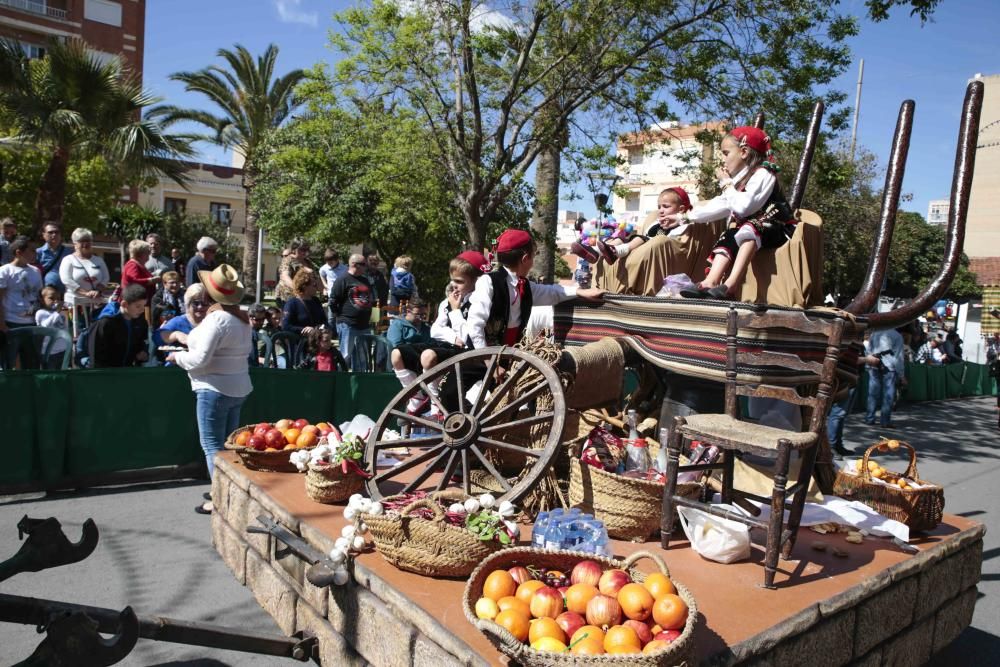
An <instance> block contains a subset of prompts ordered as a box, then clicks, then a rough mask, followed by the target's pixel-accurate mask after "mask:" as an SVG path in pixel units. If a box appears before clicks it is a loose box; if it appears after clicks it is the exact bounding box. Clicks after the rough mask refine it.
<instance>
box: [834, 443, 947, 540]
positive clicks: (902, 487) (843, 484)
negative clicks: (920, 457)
mask: <svg viewBox="0 0 1000 667" xmlns="http://www.w3.org/2000/svg"><path fill="white" fill-rule="evenodd" d="M899 449H905V450H907V451H908V452H909V455H910V463H909V465H908V466H907V468H906V471H905V472H903V473H902V474H899V473H895V472H892V471H890V470H886V469H885V468H884V467H882V466H881V465H879V464H878V462H877V461H874V460H871V456H872V454H874V453H876V452H878V453H885V452H893V451H897V450H899ZM833 492H834V494H836V495H838V496H841V497H842V498H847V499H848V500H859V501H861V502H863V503H864V504H865V505H868V506H869V507H871V508H872V509H873V510H875V511H876V512H878V513H879V514H881V515H883V516H885V517H888V518H890V519H894V520H896V521H899V522H901V523H905V524H906V525H907V526H909V527H910V530H913V531H926V530H931V529H933V528H934V527H936V526H937V525H938V524H939V523H941V515H942V514H943V512H944V489H943V488H942V487H941V486H939V485H937V484H933V483H931V482H928V481H925V480H922V479H920V476H919V475H918V473H917V452H916V450H915V449H914V448H913V446H912V445H910V444H909V443H906V442H902V441H901V440H881V441H879V442H876V443H875V444H874V445H872V446H871V447H869V448H868V449H867V450H865V454H864V456H863V457H862V458H861V459H859V460H857V461H855V462H854V463H853V464H851V463H849V464H848V465H846V466H844V467H843V468H841V469H840V470H838V471H837V478H836V480H835V481H834V484H833Z"/></svg>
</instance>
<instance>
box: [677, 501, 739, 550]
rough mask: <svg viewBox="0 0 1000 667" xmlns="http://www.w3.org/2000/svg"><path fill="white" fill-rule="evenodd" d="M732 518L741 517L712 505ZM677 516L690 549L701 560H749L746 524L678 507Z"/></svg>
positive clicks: (722, 506) (689, 508)
mask: <svg viewBox="0 0 1000 667" xmlns="http://www.w3.org/2000/svg"><path fill="white" fill-rule="evenodd" d="M715 507H720V508H726V509H728V510H730V511H732V512H733V513H734V514H739V513H741V512H740V510H739V509H737V508H735V507H732V506H730V505H715ZM677 515H678V516H679V517H680V519H681V527H683V528H684V534H685V535H687V538H688V541H689V542H690V543H691V548H692V549H694V550H695V551H696V552H698V555H700V556H701V557H702V558H707V559H708V560H714V561H716V562H718V563H735V562H736V561H738V560H743V559H744V558H749V557H750V529H749V528H748V527H747V526H746V524H742V523H740V522H739V521H732V520H730V519H723V518H722V517H718V516H713V515H711V514H709V513H708V512H703V511H701V510H698V509H694V508H693V507H678V508H677Z"/></svg>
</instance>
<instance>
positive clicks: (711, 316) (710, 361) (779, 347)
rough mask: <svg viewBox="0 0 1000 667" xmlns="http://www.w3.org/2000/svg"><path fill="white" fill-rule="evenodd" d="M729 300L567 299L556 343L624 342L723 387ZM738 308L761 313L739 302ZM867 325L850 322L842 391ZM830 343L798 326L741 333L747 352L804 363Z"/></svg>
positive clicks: (773, 376)
mask: <svg viewBox="0 0 1000 667" xmlns="http://www.w3.org/2000/svg"><path fill="white" fill-rule="evenodd" d="M732 305H734V304H731V303H729V302H725V301H699V300H689V299H666V298H660V297H644V296H622V295H605V300H604V303H602V304H593V303H586V302H583V301H569V302H566V303H563V304H560V305H559V306H556V307H555V312H554V319H553V328H554V333H555V338H556V342H557V343H560V344H562V345H570V346H572V345H585V344H587V343H591V342H594V341H597V340H600V339H602V338H605V337H608V336H610V337H613V338H618V339H621V340H623V341H624V342H625V343H627V344H628V345H629V346H630V347H631V348H632V349H633V350H635V351H636V352H637V353H638V354H639V355H640V356H642V357H643V358H644V359H646V360H647V361H649V362H650V363H653V364H655V365H656V366H658V367H660V368H663V369H665V370H668V371H672V372H675V373H680V374H682V375H689V376H694V377H699V378H703V379H706V380H713V381H717V382H722V381H724V380H725V367H726V313H727V312H728V310H729V308H730V306H732ZM735 307H736V308H738V309H740V310H747V311H750V310H753V309H754V308H759V307H758V306H754V305H753V304H750V303H737V304H735ZM775 311H787V312H789V313H802V312H803V311H802V310H796V309H791V308H777V307H771V308H769V312H772V313H773V312H775ZM805 314H806V315H807V316H808V317H810V318H812V317H821V318H830V317H836V316H837V315H835V314H834V313H833V312H831V311H823V310H809V311H805ZM863 331H864V324H863V323H862V322H856V323H855V322H850V321H849V322H848V324H847V326H846V327H845V331H844V343H843V346H842V347H843V350H844V353H843V354H842V355H841V359H840V364H839V368H838V373H837V375H838V384H839V386H840V388H843V387H844V386H852V385H854V384H855V383H856V382H857V372H858V371H857V360H858V352H859V351H860V350H861V336H862V333H863ZM826 345H827V339H826V337H825V336H822V335H820V334H809V333H803V332H801V331H797V330H795V329H792V328H770V329H748V330H741V331H740V332H739V333H738V335H737V347H738V348H739V349H740V351H741V352H753V351H754V350H766V351H768V352H786V353H793V354H796V355H798V356H799V357H800V358H801V359H803V360H804V361H818V362H822V361H823V357H824V355H825V353H826ZM737 376H738V380H739V381H741V382H750V383H759V382H766V383H769V384H780V385H785V386H795V385H800V384H808V383H810V382H815V379H816V378H815V376H811V375H807V374H804V373H803V372H802V371H796V370H791V369H786V368H780V367H774V366H752V365H751V366H741V367H740V368H738V369H737Z"/></svg>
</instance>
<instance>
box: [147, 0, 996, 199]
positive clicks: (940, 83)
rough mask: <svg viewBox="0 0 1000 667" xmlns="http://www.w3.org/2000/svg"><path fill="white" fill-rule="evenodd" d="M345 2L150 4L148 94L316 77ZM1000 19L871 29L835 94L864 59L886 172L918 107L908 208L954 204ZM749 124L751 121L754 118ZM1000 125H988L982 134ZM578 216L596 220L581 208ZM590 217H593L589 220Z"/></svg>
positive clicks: (870, 142) (868, 118) (954, 0)
mask: <svg viewBox="0 0 1000 667" xmlns="http://www.w3.org/2000/svg"><path fill="white" fill-rule="evenodd" d="M349 4H351V3H348V2H345V1H344V0H336V1H333V2H331V1H329V0H198V1H196V0H171V1H169V2H164V1H162V0H151V1H150V2H148V3H147V10H146V12H147V14H146V50H145V71H144V79H145V85H146V87H147V88H149V89H150V90H152V91H153V92H155V93H157V94H159V95H162V96H164V97H166V98H167V100H168V101H169V102H170V103H173V104H180V105H185V106H196V107H197V106H204V100H203V98H201V96H198V95H191V94H188V93H185V92H184V90H183V87H182V86H180V85H179V84H177V83H174V82H172V81H169V79H168V77H169V75H170V74H171V73H172V72H176V71H179V70H188V69H199V68H201V67H204V66H206V65H209V64H212V63H213V62H216V58H215V52H216V51H217V50H218V49H219V48H221V47H228V46H232V45H233V44H235V43H237V42H239V43H242V44H244V45H245V46H246V47H247V48H249V49H250V50H251V52H253V53H259V52H261V51H263V49H264V48H266V46H267V45H268V44H269V43H271V42H274V43H276V44H278V46H279V47H280V49H281V53H280V56H279V61H278V68H279V70H286V69H291V68H293V67H309V66H311V65H312V64H314V63H316V62H317V61H320V60H325V61H327V62H329V61H331V60H332V59H333V57H334V54H333V52H331V51H330V50H329V49H328V47H327V32H328V30H330V29H331V28H332V27H333V26H334V23H333V18H332V17H333V14H334V12H336V11H338V10H339V9H341V8H343V7H345V6H348V5H349ZM843 7H844V9H845V11H850V12H855V13H861V12H862V11H863V2H862V1H861V0H846V1H845V2H844V3H843ZM998 34H1000V14H998V12H997V4H996V1H995V0H944V1H943V2H942V4H941V8H940V9H939V10H938V12H937V14H936V16H935V18H934V20H933V22H931V23H928V24H927V25H925V26H923V27H921V25H920V22H919V20H916V19H912V18H910V17H909V16H907V15H906V13H905V12H897V13H896V14H894V16H893V17H892V19H891V20H889V21H887V22H884V23H881V24H871V23H869V22H863V25H862V31H861V35H860V36H859V37H857V38H855V39H854V40H852V42H851V47H852V49H853V52H854V56H855V63H854V65H853V66H852V67H851V68H850V70H849V71H848V72H846V73H845V74H844V75H843V76H842V77H841V78H840V80H838V82H837V84H836V86H837V87H838V88H839V89H841V90H844V91H847V92H848V93H849V95H850V100H851V104H852V105H853V100H854V88H855V83H856V79H857V59H859V58H864V59H865V76H864V87H863V91H862V102H861V120H860V123H859V128H858V143H859V144H860V145H862V146H864V147H866V148H868V149H869V150H872V151H874V152H875V153H876V154H877V155H878V156H879V157H880V158H881V159H882V160H883V162H884V159H885V157H886V156H887V154H888V151H889V145H890V143H891V141H892V132H893V128H894V127H895V123H896V115H897V113H898V111H899V105H900V103H901V102H902V101H903V100H904V99H907V98H909V99H913V100H915V101H916V103H917V106H916V114H915V120H914V127H913V136H912V142H911V146H910V154H909V160H908V162H907V169H906V177H905V180H904V183H903V187H904V192H907V193H910V194H912V195H913V200H912V201H910V202H905V203H904V204H903V208H906V209H908V210H914V211H918V212H920V213H921V214H924V215H926V213H927V202H928V201H929V200H931V199H938V198H947V196H948V194H949V189H950V187H951V172H952V164H953V161H954V156H955V141H956V139H957V136H958V120H959V115H960V110H961V105H962V97H963V95H964V91H965V86H966V83H967V81H968V79H969V78H971V77H972V76H973V75H975V74H976V73H977V72H980V73H983V74H1000V51H998V47H997V44H998V42H997V35H998ZM747 115H748V116H749V115H751V114H749V113H748V114H747ZM994 120H1000V119H995V118H983V119H982V122H983V124H986V123H988V122H991V121H994ZM203 158H204V159H205V161H209V162H219V163H228V161H229V157H228V156H227V155H225V154H223V153H222V152H221V151H219V150H218V149H215V148H211V147H206V149H205V151H204V156H203ZM567 206H568V207H570V208H581V207H583V208H584V209H585V212H588V213H592V212H593V210H592V205H589V204H588V206H583V205H582V204H581V203H580V202H572V203H569V204H567ZM588 209H589V210H588Z"/></svg>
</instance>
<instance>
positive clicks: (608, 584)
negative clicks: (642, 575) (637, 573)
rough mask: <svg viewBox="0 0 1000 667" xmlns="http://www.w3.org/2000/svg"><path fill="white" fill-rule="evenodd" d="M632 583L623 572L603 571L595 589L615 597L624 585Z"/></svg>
mask: <svg viewBox="0 0 1000 667" xmlns="http://www.w3.org/2000/svg"><path fill="white" fill-rule="evenodd" d="M630 583H632V578H631V577H630V576H628V573H627V572H625V571H624V570H605V571H604V574H602V575H601V578H600V580H599V581H598V582H597V588H598V590H600V591H601V592H602V593H604V594H605V595H610V596H611V597H616V596H617V595H618V591H620V590H621V589H622V586H624V585H625V584H630Z"/></svg>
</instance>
